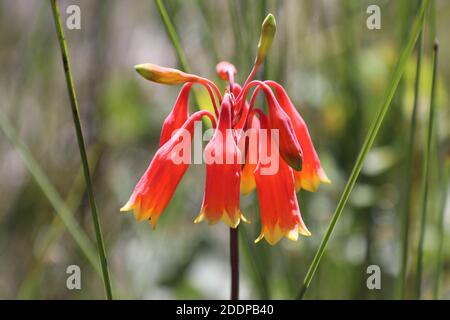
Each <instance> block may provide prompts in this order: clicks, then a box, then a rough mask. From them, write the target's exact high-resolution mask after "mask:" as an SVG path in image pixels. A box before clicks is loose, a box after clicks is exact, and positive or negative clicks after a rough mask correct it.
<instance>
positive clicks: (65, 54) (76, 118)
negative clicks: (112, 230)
mask: <svg viewBox="0 0 450 320" xmlns="http://www.w3.org/2000/svg"><path fill="white" fill-rule="evenodd" d="M50 4H51V7H52V12H53V18H54V22H55V27H56V32H57V34H58V42H59V47H60V50H61V57H62V62H63V67H64V74H65V77H66V83H67V90H68V94H69V100H70V108H71V111H72V118H73V123H74V126H75V132H76V135H77V141H78V149H79V151H80V157H81V162H82V165H83V173H84V178H85V181H86V191H87V194H88V199H89V205H90V207H91V214H92V220H93V223H94V230H95V237H96V240H97V249H98V255H99V258H100V264H101V267H102V275H103V283H104V286H105V293H106V297H107V299H112V290H111V282H110V279H109V272H108V264H107V260H106V253H105V245H104V243H103V236H102V231H101V227H100V221H99V217H98V213H97V205H96V203H95V197H94V190H93V187H92V181H91V174H90V171H89V164H88V160H87V155H86V147H85V142H84V138H83V131H82V129H81V120H80V114H79V111H78V101H77V97H76V94H75V86H74V83H73V77H72V72H71V68H70V58H69V50H68V48H67V43H66V39H65V37H64V31H63V28H62V22H61V16H60V14H59V8H58V3H57V0H50Z"/></svg>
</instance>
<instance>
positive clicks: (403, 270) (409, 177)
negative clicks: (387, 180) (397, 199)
mask: <svg viewBox="0 0 450 320" xmlns="http://www.w3.org/2000/svg"><path fill="white" fill-rule="evenodd" d="M422 52H423V36H422V32H421V33H420V35H419V39H418V40H417V60H416V76H415V80H414V102H413V109H412V113H411V126H410V131H409V139H408V149H407V152H406V158H405V184H404V188H405V189H404V204H403V216H402V224H401V241H402V259H401V266H400V277H399V281H400V298H401V299H405V295H406V279H407V277H408V260H409V259H408V258H409V240H410V236H409V233H410V232H409V231H410V226H411V198H412V185H413V170H412V167H413V162H414V146H415V144H416V128H417V106H418V104H419V96H420V94H419V92H420V76H421V69H422Z"/></svg>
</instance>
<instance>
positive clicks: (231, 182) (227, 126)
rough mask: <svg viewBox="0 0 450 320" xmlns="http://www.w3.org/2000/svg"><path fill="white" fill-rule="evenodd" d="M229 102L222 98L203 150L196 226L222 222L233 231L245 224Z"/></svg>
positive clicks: (227, 99)
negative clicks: (202, 185)
mask: <svg viewBox="0 0 450 320" xmlns="http://www.w3.org/2000/svg"><path fill="white" fill-rule="evenodd" d="M231 114H232V101H231V96H230V94H228V93H227V94H225V96H224V98H223V101H222V105H221V107H220V115H219V122H218V124H217V130H216V131H215V133H214V136H213V137H212V138H211V140H210V141H209V143H208V145H207V146H206V148H205V158H206V183H205V194H204V197H203V204H202V208H201V210H200V213H199V215H198V216H197V218H196V219H195V223H200V222H201V221H203V220H204V219H206V220H207V221H209V223H210V224H214V223H217V222H218V221H220V220H223V221H224V222H225V223H226V224H227V225H229V226H230V227H232V228H236V227H237V226H238V224H239V222H240V220H241V219H242V220H244V221H246V219H245V217H244V215H243V214H242V212H241V210H240V208H239V203H240V199H239V196H240V192H239V186H240V179H241V165H240V164H239V161H238V159H240V157H241V154H240V151H239V148H238V147H237V145H236V142H235V140H234V137H233V132H232V130H231Z"/></svg>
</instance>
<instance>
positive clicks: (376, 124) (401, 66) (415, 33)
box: [297, 0, 429, 299]
mask: <svg viewBox="0 0 450 320" xmlns="http://www.w3.org/2000/svg"><path fill="white" fill-rule="evenodd" d="M428 3H429V0H424V1H423V2H422V4H421V7H420V10H419V13H418V15H417V17H416V18H415V20H414V24H413V26H412V28H411V33H410V37H409V39H408V42H407V44H406V46H405V48H404V49H403V52H402V54H401V56H400V58H399V60H398V62H397V64H396V68H395V71H394V73H393V76H392V79H391V81H390V83H389V86H388V87H387V90H386V92H385V94H384V96H383V100H382V103H381V105H380V108H379V110H378V113H377V116H376V118H375V119H374V120H373V122H372V125H371V127H370V129H369V132H368V134H367V136H366V139H365V141H364V144H363V146H362V148H361V151H360V153H359V155H358V158H357V160H356V162H355V165H354V167H353V170H352V172H351V174H350V177H349V179H348V181H347V184H346V186H345V188H344V191H343V193H342V195H341V198H340V199H339V202H338V205H337V207H336V210H335V212H334V214H333V217H332V218H331V221H330V224H329V226H328V229H327V231H326V233H325V235H324V237H323V238H322V241H321V243H320V246H319V248H318V250H317V252H316V255H315V256H314V259H313V261H312V263H311V265H310V267H309V269H308V272H307V273H306V276H305V278H304V280H303V285H302V287H301V289H300V291H299V293H298V295H297V298H299V299H302V298H303V297H304V295H305V293H306V291H307V290H308V288H309V286H310V284H311V281H312V279H313V277H314V274H315V272H316V270H317V268H318V266H319V264H320V261H321V259H322V256H323V254H324V252H325V249H326V247H327V245H328V241H329V240H330V238H331V235H332V233H333V230H334V228H335V227H336V224H337V222H338V220H339V217H340V216H341V214H342V211H343V210H344V208H345V205H346V204H347V200H348V198H349V196H350V193H351V191H352V189H353V187H354V186H355V183H356V180H357V178H358V176H359V173H360V171H361V168H362V165H363V162H364V160H365V158H366V156H367V154H368V152H369V150H370V149H371V147H372V145H373V143H374V141H375V138H376V136H377V133H378V131H379V129H380V126H381V124H382V123H383V119H384V117H385V115H386V112H387V111H388V109H389V106H390V104H391V101H392V98H393V96H394V94H395V91H396V89H397V86H398V84H399V82H400V79H401V77H402V75H403V72H404V70H405V66H406V62H407V60H408V58H409V57H410V55H411V53H412V51H413V48H414V45H415V43H416V41H417V38H418V37H419V34H420V32H421V30H422V28H423V24H424V19H425V11H426V8H427V7H428Z"/></svg>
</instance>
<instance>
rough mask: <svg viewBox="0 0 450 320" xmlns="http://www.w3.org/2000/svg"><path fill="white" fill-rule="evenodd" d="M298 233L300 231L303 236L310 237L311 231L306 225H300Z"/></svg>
mask: <svg viewBox="0 0 450 320" xmlns="http://www.w3.org/2000/svg"><path fill="white" fill-rule="evenodd" d="M297 232H298V233H300V234H301V235H302V236H305V237H310V236H311V232H310V231H309V230H308V228H306V226H298V231H297Z"/></svg>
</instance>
